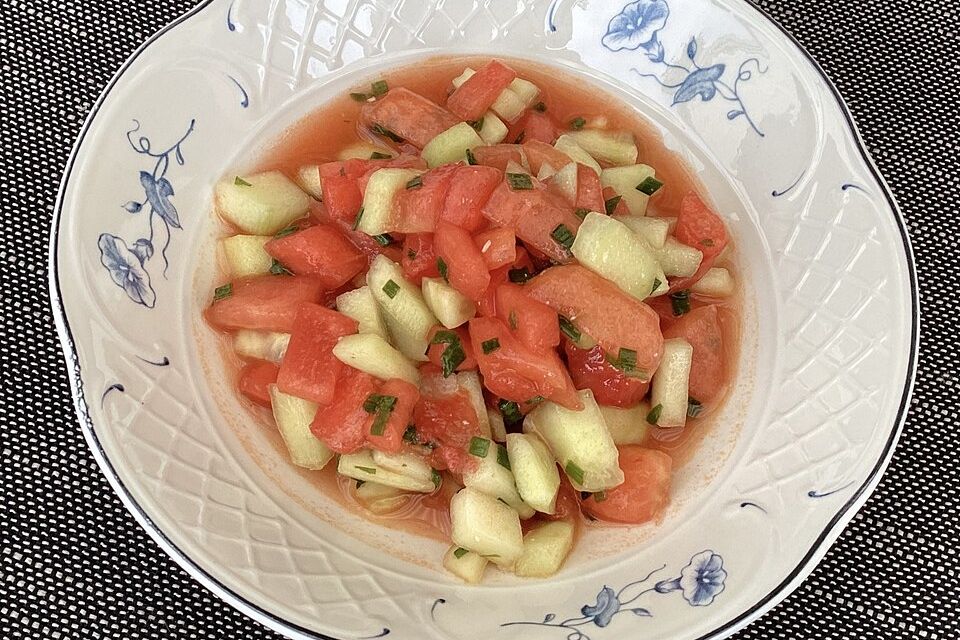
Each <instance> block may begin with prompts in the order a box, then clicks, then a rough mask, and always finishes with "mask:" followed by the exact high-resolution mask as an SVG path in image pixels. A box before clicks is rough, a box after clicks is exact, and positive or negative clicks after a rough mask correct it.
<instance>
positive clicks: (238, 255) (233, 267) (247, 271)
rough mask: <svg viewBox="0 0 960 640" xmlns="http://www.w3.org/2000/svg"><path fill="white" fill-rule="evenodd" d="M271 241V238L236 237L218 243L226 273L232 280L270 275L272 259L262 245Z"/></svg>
mask: <svg viewBox="0 0 960 640" xmlns="http://www.w3.org/2000/svg"><path fill="white" fill-rule="evenodd" d="M271 240H273V236H247V235H243V234H241V235H236V236H230V237H229V238H224V239H223V240H221V241H220V247H221V249H223V257H224V259H225V260H226V261H227V267H228V271H229V272H230V276H231V277H233V278H243V277H245V276H258V275H263V274H267V273H270V267H271V266H272V265H273V258H272V257H271V256H270V254H269V253H267V251H266V249H264V248H263V245H265V244H267V243H268V242H270V241H271Z"/></svg>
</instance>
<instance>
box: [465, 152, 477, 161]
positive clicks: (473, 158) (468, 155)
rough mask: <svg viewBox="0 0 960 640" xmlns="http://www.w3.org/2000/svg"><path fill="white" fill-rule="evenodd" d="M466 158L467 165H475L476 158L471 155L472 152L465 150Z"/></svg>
mask: <svg viewBox="0 0 960 640" xmlns="http://www.w3.org/2000/svg"><path fill="white" fill-rule="evenodd" d="M466 156H467V164H471V165H473V164H477V156H475V155H473V151H471V150H470V149H467V153H466Z"/></svg>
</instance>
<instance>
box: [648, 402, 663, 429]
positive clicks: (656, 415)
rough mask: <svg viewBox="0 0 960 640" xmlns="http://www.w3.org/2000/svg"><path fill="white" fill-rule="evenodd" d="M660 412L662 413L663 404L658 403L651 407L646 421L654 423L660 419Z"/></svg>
mask: <svg viewBox="0 0 960 640" xmlns="http://www.w3.org/2000/svg"><path fill="white" fill-rule="evenodd" d="M661 413H663V405H662V404H658V405H657V406H655V407H654V408H653V409H650V413H648V414H647V422H648V423H650V424H652V425H656V424H657V421H659V420H660V414H661Z"/></svg>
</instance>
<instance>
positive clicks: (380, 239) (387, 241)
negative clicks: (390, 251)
mask: <svg viewBox="0 0 960 640" xmlns="http://www.w3.org/2000/svg"><path fill="white" fill-rule="evenodd" d="M373 239H374V240H376V241H377V244H378V245H380V246H381V247H389V246H390V245H392V244H393V236H392V235H390V234H389V233H381V234H380V235H376V236H373Z"/></svg>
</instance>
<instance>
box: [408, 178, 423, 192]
mask: <svg viewBox="0 0 960 640" xmlns="http://www.w3.org/2000/svg"><path fill="white" fill-rule="evenodd" d="M422 186H423V176H417V177H416V178H410V180H408V181H407V189H419V188H420V187H422Z"/></svg>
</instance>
